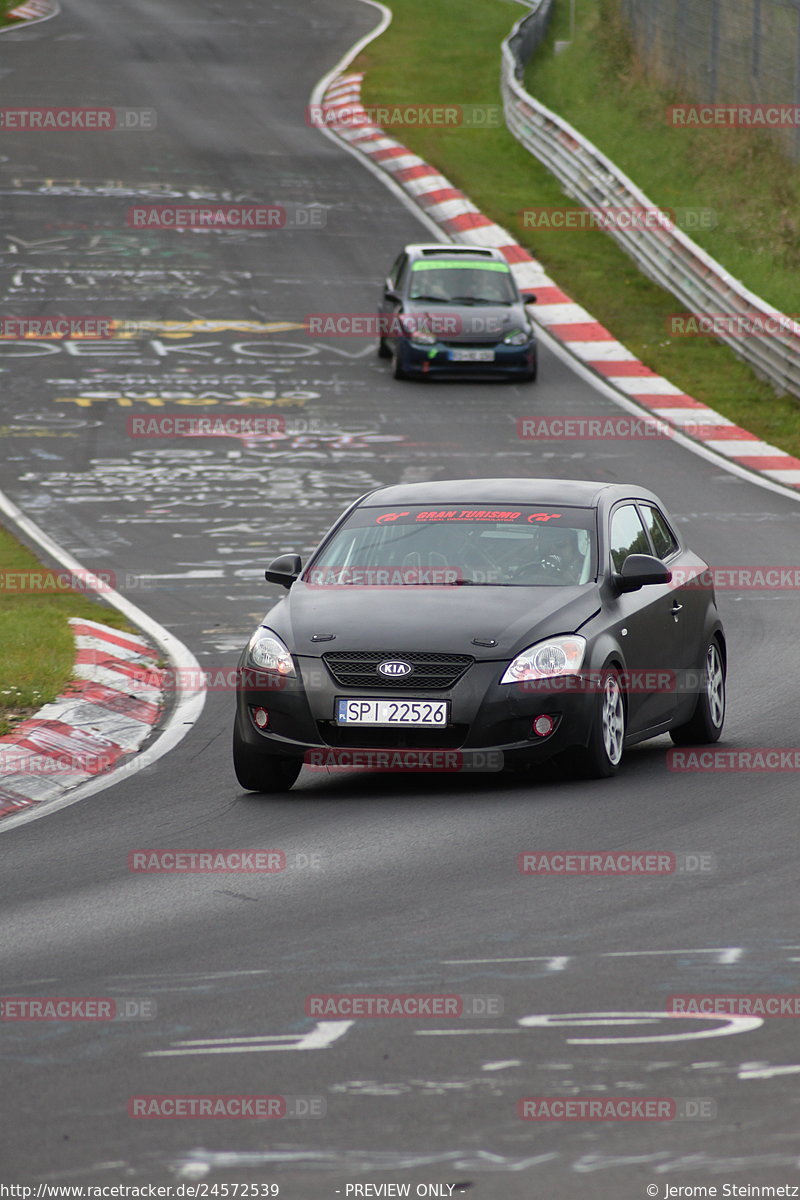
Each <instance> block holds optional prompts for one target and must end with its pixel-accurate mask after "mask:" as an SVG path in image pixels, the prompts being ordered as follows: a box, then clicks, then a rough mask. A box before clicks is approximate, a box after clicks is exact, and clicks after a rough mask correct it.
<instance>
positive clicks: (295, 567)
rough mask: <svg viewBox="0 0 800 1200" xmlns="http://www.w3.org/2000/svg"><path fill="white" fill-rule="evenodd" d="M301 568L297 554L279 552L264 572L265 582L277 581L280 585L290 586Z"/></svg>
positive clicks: (300, 560) (300, 561)
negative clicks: (277, 556)
mask: <svg viewBox="0 0 800 1200" xmlns="http://www.w3.org/2000/svg"><path fill="white" fill-rule="evenodd" d="M302 569H303V563H302V559H301V558H300V555H299V554H281V555H280V557H279V558H275V559H273V561H272V562H271V563H270V564H269V566H268V567H267V569H266V571H265V572H264V578H265V579H266V581H267V583H278V584H280V586H281V587H285V588H290V587H291V586H292V584H293V583H294V582H295V580H296V579H297V577H298V576H299V574H300V572H301V571H302Z"/></svg>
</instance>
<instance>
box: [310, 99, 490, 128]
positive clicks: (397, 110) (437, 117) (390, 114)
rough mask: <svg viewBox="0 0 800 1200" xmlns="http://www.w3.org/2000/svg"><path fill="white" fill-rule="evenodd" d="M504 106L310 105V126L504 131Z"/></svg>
mask: <svg viewBox="0 0 800 1200" xmlns="http://www.w3.org/2000/svg"><path fill="white" fill-rule="evenodd" d="M503 123H504V122H503V108H502V105H500V104H368V105H362V104H361V103H360V102H358V103H354V104H336V105H329V104H309V105H308V107H307V108H306V125H311V126H313V127H314V128H316V129H320V128H322V129H324V128H325V127H326V126H329V125H336V126H339V127H341V126H345V127H346V128H349V129H363V128H365V127H367V126H376V125H377V126H379V127H380V128H381V129H404V128H411V129H434V128H445V129H455V128H466V129H500V128H501V127H502V125H503Z"/></svg>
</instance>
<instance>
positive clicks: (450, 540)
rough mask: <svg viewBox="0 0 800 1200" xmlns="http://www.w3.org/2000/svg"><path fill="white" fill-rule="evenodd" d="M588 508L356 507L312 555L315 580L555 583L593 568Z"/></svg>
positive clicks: (590, 574) (324, 583)
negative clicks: (315, 553) (317, 551)
mask: <svg viewBox="0 0 800 1200" xmlns="http://www.w3.org/2000/svg"><path fill="white" fill-rule="evenodd" d="M596 561H597V553H596V520H595V510H594V509H593V508H577V507H569V506H565V505H561V506H560V507H555V506H552V505H550V506H548V505H544V506H537V505H531V504H527V505H523V504H516V505H511V504H494V505H483V506H477V505H476V506H475V507H473V508H468V507H465V506H464V505H458V504H450V505H442V504H439V505H436V506H435V507H433V506H424V505H415V506H411V505H409V506H408V507H403V506H401V507H399V508H396V509H393V508H366V507H364V508H358V509H356V510H355V512H353V513H352V514H351V515H350V516H349V517H348V518H347V520H346V522H345V523H344V525H343V526H342V527H341V528H340V529H338V530H337V531H336V532H335V533H334V535H333V536H332V537H331V539H330V540H329V541H328V542H327V543H326V544H325V545H324V546H323V547H322V549H321V550H320V552H319V553H318V554H317V555H316V556H315V558H313V559H312V561H311V562H310V563H309V565H308V566H307V567H306V570H305V571H304V573H303V582H305V583H308V584H311V585H312V586H317V587H337V586H338V587H341V586H356V587H358V586H360V587H381V586H384V587H386V586H398V587H422V586H431V585H434V586H446V585H452V586H460V585H483V586H486V587H492V586H494V587H535V586H541V587H558V586H562V587H563V586H574V585H576V584H582V583H587V582H588V581H589V580H592V579H594V578H595V575H596Z"/></svg>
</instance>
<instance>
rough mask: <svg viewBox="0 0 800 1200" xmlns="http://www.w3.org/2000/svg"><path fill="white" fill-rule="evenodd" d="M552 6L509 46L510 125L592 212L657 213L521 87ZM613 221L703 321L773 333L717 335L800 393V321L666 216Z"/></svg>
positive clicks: (652, 274)
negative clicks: (629, 224)
mask: <svg viewBox="0 0 800 1200" xmlns="http://www.w3.org/2000/svg"><path fill="white" fill-rule="evenodd" d="M552 3H553V0H533V2H532V5H531V11H530V12H529V13H528V14H527V15H526V16H524V17H523V18H522V19H521V20H520V21H518V22H517V23H516V25H515V26H514V28H513V29H512V31H511V33H510V34H509V36H508V37H507V38H506V39H505V41H504V42H503V45H502V68H501V70H502V75H501V89H502V95H503V106H504V110H505V120H506V125H507V126H508V128H509V130H510V131H511V133H512V134H513V135H514V137H515V138H516V139H517V140H518V141H519V142H521V144H522V145H523V146H524V147H525V149H526V150H529V151H530V153H531V154H533V155H535V157H536V158H538V159H539V160H540V162H542V163H543V164H544V165H545V166H546V167H547V169H548V170H549V171H551V172H552V174H553V175H555V176H556V178H557V179H558V180H559V181H560V183H561V185H562V187H563V189H564V191H565V192H566V194H567V195H568V196H570V197H572V198H573V199H575V200H578V201H579V202H580V203H581V204H583V205H585V206H586V207H588V208H591V209H596V210H602V209H603V208H613V209H615V210H617V209H622V208H631V209H639V210H641V209H646V210H647V211H648V213H649V214H651V215H652V214H653V213H654V211H655V210H656V209H657V205H655V204H653V202H652V201H651V200H649V199H648V198H647V196H646V195H645V194H644V192H642V191H641V190H640V189H639V188H637V186H636V184H635V183H633V181H632V180H630V179H629V178H628V177H627V175H625V174H623V172H622V171H620V170H619V168H618V167H616V166H615V165H614V163H613V162H611V160H610V159H608V158H606V156H605V155H604V154H602V153H601V151H600V150H598V149H597V148H596V147H595V146H593V145H592V143H591V142H589V141H587V140H586V138H584V137H583V136H582V135H581V134H580V133H578V131H577V130H576V129H574V128H573V127H572V126H571V125H570V124H569V123H568V122H567V121H564V120H563V119H562V118H561V117H559V116H558V115H557V114H556V113H554V112H552V111H551V110H550V109H549V108H546V107H545V105H544V104H541V103H540V102H539V101H538V100H536V99H534V97H533V96H531V95H530V94H529V93H528V92H526V91H525V88H524V87H523V86H522V83H521V80H522V78H523V74H524V70H525V65H526V63H527V61H528V59H529V58H530V56H531V55H532V54H533V52H534V50H535V49H536V47H537V46H538V45H539V43H540V42H541V41H542V39H543V38H544V36H545V34H546V32H547V27H548V24H549V19H550V14H551V10H552ZM609 224H610V225H611V227H610V228H608V229H607V232H608V233H609V236H610V237H613V238H614V241H615V242H617V244H618V245H619V246H620V247H621V248H622V249H623V250H624V251H625V252H626V253H627V254H629V255H630V257H631V258H632V259H633V260H634V261H635V262H636V264H637V266H638V267H639V268H640V270H642V271H643V272H644V274H645V275H647V276H649V278H650V279H652V280H653V281H654V282H655V283H657V284H659V285H660V286H661V287H663V288H666V290H667V291H669V292H671V293H672V294H673V295H674V296H676V297H677V298H678V300H680V301H681V303H682V304H684V305H685V306H686V310H687V311H688V312H690V313H692V314H696V315H697V316H698V317H703V316H706V317H714V316H719V315H722V314H724V316H725V317H726V318H730V319H732V321H731V323H732V324H733V323H734V322H739V321H740V319H747V321H749V322H752V323H754V324H755V325H756V328H767V329H772V330H774V332H770V333H769V334H765V335H763V336H758V335H754V336H747V335H745V336H742V335H741V333H739V334H737V333H736V332H735V331H733V330H730V329H722V330H719V329H718V330H717V331H716V332H715V336H716V337H718V338H719V339H720V341H723V342H725V343H726V345H728V346H730V348H731V349H732V350H733V351H734V353H735V354H738V355H739V357H740V358H743V359H745V360H746V361H747V362H748V363H749V364H750V366H751V367H752V368H753V370H754V371H755V372H756V374H758V375H760V376H762V377H764V378H766V379H768V380H770V382H771V383H772V384H773V385H774V386H775V387H776V388H777V389H779V390H780V391H782V392H790V393H791V394H792V395H794V396H800V324H798V323H797V322H796V321H793V320H792V319H791V318H790V317H787V316H785V315H784V314H783V313H781V312H780V311H779V310H778V309H776V308H773V307H772V306H771V305H769V304H767V303H766V301H764V300H762V299H761V298H760V297H759V296H756V295H755V294H754V293H753V292H751V291H749V290H748V289H747V288H746V287H745V286H744V284H742V283H741V282H740V281H739V280H738V279H734V277H733V276H732V275H730V274H729V272H728V271H726V270H725V268H724V267H723V266H722V265H721V264H720V263H718V262H717V261H716V260H715V259H713V258H712V257H711V255H709V254H706V252H705V251H704V250H702V249H701V248H700V247H699V246H698V245H697V244H696V243H695V242H693V241H692V239H691V238H690V237H688V236H687V235H686V234H685V233H684V232H683V230H682V229H679V228H678V227H677V226H676V225H675V224H674V223H673V221H672V220H671V219H670V218H669V216H668V215H667V213H665V212H662V213H660V214H659V215H658V217H657V219H656V221H654V222H653V224H654V225H655V228H647V227H642V228H639V229H636V230H630V229H622V228H618V227H613V226H614V225H618V224H619V222H618V221H614V222H613V223H612V222H609ZM742 327H743V326H742Z"/></svg>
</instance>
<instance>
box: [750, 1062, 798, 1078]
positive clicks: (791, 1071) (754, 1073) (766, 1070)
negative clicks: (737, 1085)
mask: <svg viewBox="0 0 800 1200" xmlns="http://www.w3.org/2000/svg"><path fill="white" fill-rule="evenodd" d="M776 1075H800V1063H795V1064H794V1065H793V1066H786V1067H768V1066H766V1065H765V1064H763V1063H742V1064H741V1066H740V1067H739V1071H738V1074H737V1078H738V1079H772V1078H774V1077H775V1076H776Z"/></svg>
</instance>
